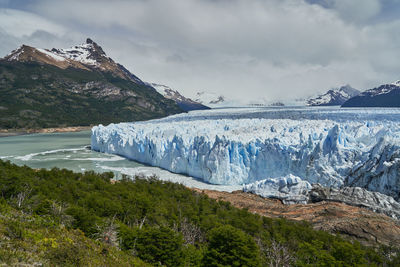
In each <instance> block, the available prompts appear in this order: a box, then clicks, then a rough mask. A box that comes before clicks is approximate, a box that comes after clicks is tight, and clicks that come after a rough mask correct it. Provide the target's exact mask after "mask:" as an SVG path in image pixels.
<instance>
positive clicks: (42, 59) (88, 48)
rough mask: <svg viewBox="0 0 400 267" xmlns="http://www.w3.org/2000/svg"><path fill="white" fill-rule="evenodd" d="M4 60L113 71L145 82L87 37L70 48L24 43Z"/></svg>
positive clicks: (121, 76)
mask: <svg viewBox="0 0 400 267" xmlns="http://www.w3.org/2000/svg"><path fill="white" fill-rule="evenodd" d="M3 60H7V61H19V62H28V61H33V62H37V63H40V64H49V65H53V66H56V67H59V68H62V69H66V68H68V67H73V68H79V69H85V70H89V71H101V72H108V73H111V74H112V75H113V76H116V77H119V78H122V79H125V80H130V81H132V82H135V83H143V82H142V81H141V80H140V79H139V78H138V77H136V76H135V75H133V74H132V73H131V72H130V71H129V70H127V69H126V68H125V67H124V66H122V65H120V64H118V63H116V62H114V60H112V59H111V58H110V57H107V55H106V53H105V52H104V50H103V48H102V47H101V46H100V45H98V44H97V43H96V42H94V41H93V40H92V39H90V38H87V39H86V42H85V43H83V44H80V45H75V46H73V47H70V48H66V49H62V48H53V49H51V50H49V49H41V48H34V47H30V46H27V45H22V46H20V47H19V48H17V49H15V50H13V51H12V52H11V53H10V54H9V55H7V56H6V57H5V58H4V59H3Z"/></svg>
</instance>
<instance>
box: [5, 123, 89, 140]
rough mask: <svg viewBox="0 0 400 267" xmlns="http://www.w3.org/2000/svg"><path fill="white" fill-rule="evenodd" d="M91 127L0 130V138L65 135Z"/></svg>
mask: <svg viewBox="0 0 400 267" xmlns="http://www.w3.org/2000/svg"><path fill="white" fill-rule="evenodd" d="M92 127H93V126H69V127H56V128H42V129H19V130H8V129H7V130H5V129H4V130H0V138H1V137H8V136H18V135H28V134H37V133H66V132H81V131H88V130H90V129H91V128H92Z"/></svg>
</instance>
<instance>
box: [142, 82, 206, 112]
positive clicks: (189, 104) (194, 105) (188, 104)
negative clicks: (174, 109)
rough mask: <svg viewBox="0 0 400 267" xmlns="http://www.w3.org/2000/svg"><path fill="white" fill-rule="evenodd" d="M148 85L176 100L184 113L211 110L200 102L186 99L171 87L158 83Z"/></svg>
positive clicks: (166, 96)
mask: <svg viewBox="0 0 400 267" xmlns="http://www.w3.org/2000/svg"><path fill="white" fill-rule="evenodd" d="M148 85H150V86H152V87H153V88H155V89H156V90H157V92H158V93H160V94H161V95H163V96H164V97H165V98H168V99H171V100H174V101H175V102H176V103H177V104H178V106H179V107H180V108H181V109H182V110H184V111H191V110H204V109H210V108H209V107H207V106H205V105H202V104H201V103H199V102H196V101H193V100H192V99H190V98H187V97H184V96H183V95H181V93H179V92H178V91H177V90H174V89H172V88H171V87H169V86H166V85H162V84H157V83H149V84H148Z"/></svg>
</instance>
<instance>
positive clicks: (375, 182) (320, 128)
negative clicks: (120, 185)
mask: <svg viewBox="0 0 400 267" xmlns="http://www.w3.org/2000/svg"><path fill="white" fill-rule="evenodd" d="M215 112H219V113H215ZM215 112H214V113H212V112H211V113H207V112H203V113H201V112H200V113H194V114H195V115H193V114H192V115H191V114H189V115H187V114H184V115H177V116H172V117H168V118H166V119H160V120H153V121H147V122H137V123H120V124H110V125H109V126H102V125H99V126H96V127H93V129H92V139H91V146H92V149H94V150H96V151H100V152H107V153H113V154H118V155H122V156H125V157H127V158H129V159H132V160H136V161H139V162H142V163H145V164H149V165H152V166H158V167H161V168H164V169H166V170H169V171H171V172H175V173H182V174H187V175H189V176H193V177H196V178H200V179H202V180H204V181H205V182H209V183H212V184H229V185H237V184H245V183H252V182H254V181H258V180H263V179H267V178H274V177H284V176H287V175H289V174H292V175H295V176H298V177H300V178H301V179H303V180H306V181H308V182H309V183H320V184H322V185H324V186H334V187H340V186H342V185H348V186H359V187H363V188H367V189H368V190H371V191H379V192H381V193H385V194H388V195H391V196H393V197H394V198H395V199H398V193H399V191H400V179H399V176H400V174H399V173H400V172H399V167H400V155H399V152H400V149H399V148H400V143H399V140H400V124H399V114H397V113H399V111H395V112H394V113H395V114H394V115H393V114H392V115H391V113H390V114H386V113H385V112H383V113H382V112H380V113H379V112H375V113H374V112H371V111H370V110H365V111H364V112H365V116H364V117H363V116H361V115H360V112H359V111H358V110H352V111H349V110H343V111H334V112H332V111H331V110H326V112H324V110H322V111H320V112H315V109H312V110H310V111H304V110H300V111H299V112H297V111H296V110H295V111H294V112H292V113H291V111H290V110H289V111H282V112H281V114H279V112H278V113H277V112H276V111H272V112H265V113H262V114H261V113H260V114H257V115H254V112H253V113H251V114H250V113H249V114H250V115H248V116H243V111H235V112H234V111H229V112H226V113H224V112H222V111H215ZM257 112H258V111H257ZM396 112H397V113H396ZM208 114H214V115H215V114H220V115H218V116H214V115H213V116H214V117H213V116H209V115H208ZM238 114H240V115H238ZM271 114H272V115H271ZM299 114H300V115H301V114H303V115H304V116H303V117H301V116H300V117H299ZM321 114H322V115H321ZM271 116H273V117H272V118H271ZM254 117H256V118H254ZM257 117H258V118H257ZM393 117H394V119H393ZM336 118H339V119H336ZM355 118H356V119H355ZM376 118H378V119H376ZM382 118H384V119H382ZM387 118H389V119H387Z"/></svg>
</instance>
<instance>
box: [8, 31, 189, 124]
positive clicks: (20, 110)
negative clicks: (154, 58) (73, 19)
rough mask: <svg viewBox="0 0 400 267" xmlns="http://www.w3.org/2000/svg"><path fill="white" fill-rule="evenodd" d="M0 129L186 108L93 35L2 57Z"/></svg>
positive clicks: (100, 120)
mask: <svg viewBox="0 0 400 267" xmlns="http://www.w3.org/2000/svg"><path fill="white" fill-rule="evenodd" d="M0 93H1V95H2V96H3V97H2V98H1V99H0V129H35V128H52V127H65V126H86V125H93V124H100V123H103V124H108V123H112V122H121V121H136V120H147V119H153V118H160V117H164V116H167V115H171V114H176V113H180V112H182V109H180V108H179V106H178V105H177V104H176V103H175V102H174V101H172V100H170V99H166V98H164V97H163V96H162V95H160V94H159V93H157V92H156V91H155V90H154V88H152V87H151V86H148V85H146V84H145V83H144V82H143V81H142V80H140V79H139V78H138V77H136V76H135V75H134V74H132V73H130V72H129V71H128V70H127V69H126V68H125V67H123V66H122V65H120V64H118V63H116V62H114V61H113V60H112V59H111V58H109V57H107V56H106V54H105V52H104V51H103V49H102V48H101V47H100V46H99V45H98V44H97V43H95V42H94V41H92V40H91V39H89V38H88V39H87V40H86V43H84V44H81V45H77V46H74V47H72V48H69V49H56V48H53V49H51V50H48V49H40V48H34V47H31V46H27V45H22V46H20V47H19V48H17V49H15V50H13V51H12V52H11V53H10V54H9V55H7V56H6V57H4V58H3V59H0Z"/></svg>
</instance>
